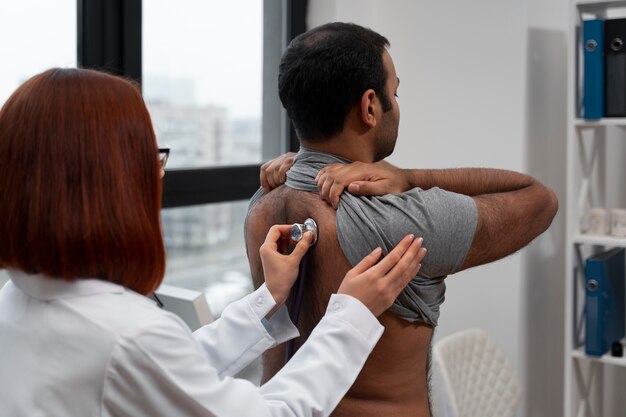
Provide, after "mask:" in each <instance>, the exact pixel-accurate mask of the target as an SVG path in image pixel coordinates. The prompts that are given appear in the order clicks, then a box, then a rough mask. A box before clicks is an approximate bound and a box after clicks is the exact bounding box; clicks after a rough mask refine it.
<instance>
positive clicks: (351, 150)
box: [301, 134, 374, 163]
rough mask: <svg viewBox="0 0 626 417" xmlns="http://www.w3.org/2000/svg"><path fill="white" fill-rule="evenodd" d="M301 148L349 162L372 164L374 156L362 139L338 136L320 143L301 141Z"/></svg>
mask: <svg viewBox="0 0 626 417" xmlns="http://www.w3.org/2000/svg"><path fill="white" fill-rule="evenodd" d="M301 143H302V146H304V147H305V148H309V149H312V150H314V151H318V152H324V153H329V154H332V155H337V156H339V157H342V158H345V159H349V160H350V161H359V162H368V163H369V162H373V161H374V154H373V152H372V151H371V149H370V146H368V145H367V142H366V141H364V140H363V138H362V137H355V136H352V135H341V134H340V135H338V136H335V137H333V138H330V139H327V140H324V141H323V142H321V143H311V142H307V141H305V140H302V141H301Z"/></svg>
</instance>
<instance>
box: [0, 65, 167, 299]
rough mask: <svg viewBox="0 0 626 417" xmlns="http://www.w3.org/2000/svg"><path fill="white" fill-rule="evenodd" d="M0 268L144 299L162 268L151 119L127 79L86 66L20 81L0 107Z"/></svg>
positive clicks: (155, 150) (158, 187)
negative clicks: (100, 285)
mask: <svg viewBox="0 0 626 417" xmlns="http://www.w3.org/2000/svg"><path fill="white" fill-rule="evenodd" d="M0 190H1V195H2V197H1V198H2V200H0V219H2V220H1V221H0V267H3V268H17V269H21V270H23V271H25V272H27V273H42V274H45V275H47V276H49V277H53V278H58V279H65V280H73V279H78V278H99V279H102V280H106V281H111V282H115V283H117V284H120V285H123V286H125V287H127V288H130V289H132V290H134V291H136V292H138V293H141V294H148V293H150V292H152V291H154V290H155V289H156V288H157V287H158V286H159V284H160V283H161V281H162V280H163V274H164V271H165V250H164V247H163V238H162V235H161V225H160V218H159V216H160V208H161V179H160V165H159V162H158V148H157V144H156V138H155V134H154V130H153V128H152V123H151V120H150V116H149V114H148V111H147V109H146V106H145V104H144V101H143V99H142V97H141V94H140V92H139V90H138V88H137V87H136V86H135V85H133V84H132V83H131V82H129V81H126V80H124V79H121V78H118V77H114V76H112V75H108V74H105V73H102V72H97V71H93V70H85V69H58V68H55V69H51V70H48V71H45V72H43V73H41V74H39V75H36V76H34V77H33V78H31V79H29V80H28V81H26V82H25V83H24V84H22V85H21V86H20V87H19V88H18V89H17V90H16V91H15V92H14V93H13V95H12V96H11V97H10V98H9V99H8V100H7V102H6V103H5V104H4V106H3V107H2V109H1V110H0Z"/></svg>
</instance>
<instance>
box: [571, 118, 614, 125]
mask: <svg viewBox="0 0 626 417" xmlns="http://www.w3.org/2000/svg"><path fill="white" fill-rule="evenodd" d="M574 125H575V126H577V127H603V126H619V127H626V118H625V117H615V118H611V117H607V118H603V119H596V120H586V119H581V118H577V119H575V120H574Z"/></svg>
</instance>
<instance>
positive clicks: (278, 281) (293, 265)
mask: <svg viewBox="0 0 626 417" xmlns="http://www.w3.org/2000/svg"><path fill="white" fill-rule="evenodd" d="M290 232H291V225H289V224H283V225H274V226H272V227H271V228H270V230H269V232H267V236H266V237H265V242H264V243H263V245H261V247H260V248H259V254H260V255H261V263H262V264H263V274H264V275H265V286H266V287H267V289H268V290H269V292H270V293H271V294H272V297H273V298H274V301H276V308H275V309H274V310H276V309H278V307H280V306H281V305H282V304H283V303H284V302H285V300H287V297H288V296H289V292H290V291H291V287H293V284H294V283H295V282H296V278H298V269H299V266H300V261H301V260H302V257H303V256H304V254H305V253H306V251H307V250H308V249H309V246H310V245H311V242H313V233H311V232H306V233H305V234H304V236H303V238H302V239H301V240H300V241H299V242H298V244H297V245H296V246H295V247H294V248H293V250H292V251H291V253H289V254H286V251H287V248H288V247H289V245H290V242H291V241H290V239H289V235H290Z"/></svg>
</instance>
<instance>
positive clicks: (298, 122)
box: [278, 22, 391, 142]
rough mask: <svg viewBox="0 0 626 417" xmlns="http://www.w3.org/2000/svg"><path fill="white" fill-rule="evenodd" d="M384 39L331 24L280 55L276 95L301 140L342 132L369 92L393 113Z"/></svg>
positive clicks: (347, 25)
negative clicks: (387, 87) (388, 90)
mask: <svg viewBox="0 0 626 417" xmlns="http://www.w3.org/2000/svg"><path fill="white" fill-rule="evenodd" d="M388 46H389V41H388V40H387V38H385V37H384V36H382V35H380V34H378V33H376V32H374V31H373V30H371V29H368V28H364V27H362V26H359V25H356V24H353V23H342V22H334V23H327V24H325V25H322V26H318V27H316V28H314V29H311V30H309V31H308V32H306V33H303V34H301V35H299V36H298V37H296V38H295V39H294V40H293V41H291V43H290V44H289V46H288V47H287V50H286V51H285V53H284V54H283V57H282V59H281V62H280V69H279V75H278V92H279V95H280V100H281V102H282V103H283V106H284V107H285V109H286V110H287V113H288V115H289V117H290V118H291V120H292V121H293V124H294V126H295V128H296V131H297V132H298V135H299V136H300V138H301V139H304V140H306V141H308V142H321V141H324V140H326V139H328V138H330V137H332V136H334V135H336V134H337V133H339V132H341V130H342V129H343V127H344V123H345V121H346V117H347V116H348V113H349V112H350V110H351V109H352V108H353V107H354V106H355V105H356V104H357V103H358V102H359V101H360V100H361V97H362V95H363V93H364V92H365V91H367V90H368V89H370V88H371V89H373V90H374V91H375V92H376V94H377V95H378V96H379V98H380V100H381V102H382V106H383V110H384V111H388V110H390V109H391V101H390V100H389V97H388V96H387V94H386V91H385V83H386V81H387V71H386V70H385V66H384V64H383V52H384V51H385V48H386V47H388Z"/></svg>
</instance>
